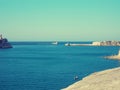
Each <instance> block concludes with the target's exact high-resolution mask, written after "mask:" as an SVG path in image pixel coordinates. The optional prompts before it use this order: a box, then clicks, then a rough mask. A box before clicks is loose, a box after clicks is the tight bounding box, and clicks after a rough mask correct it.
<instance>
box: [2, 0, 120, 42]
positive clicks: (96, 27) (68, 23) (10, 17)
mask: <svg viewBox="0 0 120 90" xmlns="http://www.w3.org/2000/svg"><path fill="white" fill-rule="evenodd" d="M0 33H1V34H2V35H3V37H6V38H8V40H9V41H103V40H120V35H119V34H120V0H0Z"/></svg>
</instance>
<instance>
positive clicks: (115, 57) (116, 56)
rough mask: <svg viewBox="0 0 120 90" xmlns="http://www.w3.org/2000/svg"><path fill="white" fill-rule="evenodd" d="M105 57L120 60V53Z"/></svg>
mask: <svg viewBox="0 0 120 90" xmlns="http://www.w3.org/2000/svg"><path fill="white" fill-rule="evenodd" d="M105 58H107V59H117V60H120V55H113V56H106V57H105Z"/></svg>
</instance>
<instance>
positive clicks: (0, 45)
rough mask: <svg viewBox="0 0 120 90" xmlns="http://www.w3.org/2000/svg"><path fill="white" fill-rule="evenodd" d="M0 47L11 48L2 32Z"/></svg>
mask: <svg viewBox="0 0 120 90" xmlns="http://www.w3.org/2000/svg"><path fill="white" fill-rule="evenodd" d="M0 48H12V45H11V44H10V43H9V42H8V40H7V39H6V38H3V37H2V34H1V35H0Z"/></svg>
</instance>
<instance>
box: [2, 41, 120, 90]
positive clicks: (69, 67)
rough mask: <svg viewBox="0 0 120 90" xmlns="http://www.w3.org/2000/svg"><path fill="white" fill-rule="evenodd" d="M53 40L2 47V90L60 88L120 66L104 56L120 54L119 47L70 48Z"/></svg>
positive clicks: (54, 89) (55, 89) (119, 63)
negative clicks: (76, 78)
mask: <svg viewBox="0 0 120 90" xmlns="http://www.w3.org/2000/svg"><path fill="white" fill-rule="evenodd" d="M63 44H64V42H61V44H60V45H52V44H51V43H49V42H41V43H37V42H31V43H30V42H29V43H27V42H26V43H25V42H21V43H15V42H14V43H13V47H14V48H12V49H0V90H60V89H61V88H65V87H67V86H68V85H70V84H72V83H74V82H76V81H75V80H74V79H73V78H74V76H76V75H77V76H79V80H80V79H82V78H83V77H85V76H87V75H89V74H91V73H93V72H96V71H101V70H105V69H109V68H113V67H118V66H120V62H119V61H117V60H107V59H104V58H103V56H107V55H113V54H117V53H118V49H119V47H110V46H107V47H104V46H103V47H92V46H76V47H69V46H68V47H66V46H64V45H63Z"/></svg>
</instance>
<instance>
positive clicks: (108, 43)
mask: <svg viewBox="0 0 120 90" xmlns="http://www.w3.org/2000/svg"><path fill="white" fill-rule="evenodd" d="M65 46H120V41H101V42H100V41H95V42H92V43H91V44H78V43H77V44H76V43H66V44H65Z"/></svg>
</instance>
